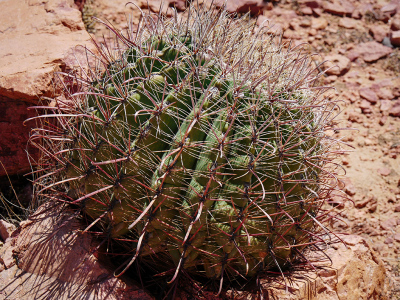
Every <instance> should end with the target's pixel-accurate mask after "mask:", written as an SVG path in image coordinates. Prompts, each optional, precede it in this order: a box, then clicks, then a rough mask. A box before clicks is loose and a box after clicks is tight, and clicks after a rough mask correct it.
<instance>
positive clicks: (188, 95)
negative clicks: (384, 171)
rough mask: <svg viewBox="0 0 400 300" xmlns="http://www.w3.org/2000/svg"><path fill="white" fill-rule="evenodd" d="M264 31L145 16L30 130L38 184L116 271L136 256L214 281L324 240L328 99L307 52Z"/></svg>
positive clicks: (255, 271)
mask: <svg viewBox="0 0 400 300" xmlns="http://www.w3.org/2000/svg"><path fill="white" fill-rule="evenodd" d="M267 29H268V28H265V27H261V28H257V27H256V26H255V24H254V23H253V22H250V21H249V20H248V19H247V17H243V18H239V19H234V18H233V19H232V18H230V17H229V16H228V15H227V13H226V12H225V11H224V10H223V9H222V10H218V11H215V10H207V9H205V8H195V7H193V6H191V7H190V8H189V10H188V11H187V12H185V14H184V16H183V17H181V16H179V18H178V16H177V15H175V16H174V18H172V19H166V18H164V17H163V16H162V15H159V16H158V17H157V18H154V16H152V15H147V14H143V16H142V18H141V20H140V24H139V27H138V28H137V30H133V29H130V30H129V31H128V35H127V36H124V35H122V34H121V33H118V32H117V31H116V30H114V29H112V30H113V32H114V33H115V36H116V43H115V45H114V46H115V48H111V47H110V46H105V45H102V44H96V45H97V47H98V49H97V50H98V52H99V53H100V55H94V56H93V57H94V61H95V62H94V63H93V60H91V59H90V60H89V61H91V62H92V63H91V64H89V69H88V70H86V71H85V70H82V72H81V74H80V75H73V76H72V75H68V76H69V77H68V78H72V79H73V84H71V86H72V87H73V88H70V87H66V89H65V92H64V94H63V98H61V99H58V101H57V105H56V107H55V108H54V109H53V110H52V111H53V112H55V114H48V115H45V116H44V117H45V118H47V119H48V120H50V121H49V123H46V124H50V125H43V127H42V128H38V129H37V130H36V131H35V132H34V133H33V135H32V141H33V143H34V144H36V145H37V146H38V147H40V149H42V150H43V151H42V152H43V156H42V158H41V161H40V164H39V166H41V167H42V168H43V172H44V174H42V175H41V176H40V177H39V178H38V179H37V180H36V182H37V184H38V185H39V186H40V193H39V194H42V195H46V196H48V194H53V195H54V193H58V196H59V197H60V195H62V196H63V197H64V198H66V199H67V200H68V201H69V202H71V203H73V204H77V205H79V206H80V207H81V208H82V210H83V212H84V213H85V214H86V215H87V216H89V217H90V218H91V220H92V221H93V222H92V223H91V225H90V226H89V228H91V227H92V226H93V225H94V224H96V226H99V227H100V228H102V231H104V233H105V234H106V236H107V237H109V238H111V239H113V240H116V241H119V242H120V243H123V244H124V245H125V247H126V249H128V253H129V254H130V255H131V256H132V258H131V259H130V260H128V262H127V263H126V264H125V265H123V266H122V267H121V268H120V269H119V270H118V271H117V272H116V276H119V275H120V274H122V273H124V272H125V270H126V269H127V268H128V267H129V266H131V265H132V263H133V262H134V261H138V262H143V261H144V262H146V263H149V264H152V265H153V267H154V268H155V269H156V270H159V272H162V271H164V270H166V269H167V270H168V268H170V267H171V266H173V271H172V272H169V273H168V272H167V274H169V275H168V276H169V280H170V281H174V280H175V279H176V278H177V277H178V275H179V274H182V273H185V274H195V275H200V276H204V277H207V278H214V279H217V280H220V281H221V287H222V282H223V278H224V276H229V278H235V277H238V276H239V277H246V278H250V277H254V276H256V275H259V274H262V273H263V272H265V271H266V270H269V269H271V268H272V269H277V270H279V271H280V272H282V268H283V266H285V265H288V264H291V262H292V261H293V259H294V258H295V257H296V256H298V255H301V251H302V250H303V249H304V248H305V247H306V246H307V245H310V244H313V243H315V242H317V241H319V240H320V239H321V236H322V234H325V231H324V230H325V228H324V225H323V222H324V220H326V219H327V215H326V214H325V213H322V212H321V206H322V204H323V203H324V199H325V198H326V197H327V196H328V195H329V193H330V191H331V190H332V188H333V187H332V184H331V182H332V179H334V178H335V177H334V171H333V170H332V168H330V167H329V163H330V161H331V160H332V158H333V152H334V151H332V149H334V148H335V147H336V143H335V142H334V141H332V140H329V139H328V138H327V136H326V133H325V131H326V130H327V129H329V128H330V127H329V126H331V125H332V121H333V112H334V110H335V109H336V108H335V106H336V105H335V103H334V102H330V101H329V100H328V99H327V98H326V97H324V95H323V94H324V92H325V91H326V90H327V88H324V87H318V86H317V79H318V76H319V75H318V71H317V70H316V68H314V67H313V65H312V64H313V61H312V59H311V57H310V55H309V54H307V52H306V51H304V49H297V50H296V49H292V48H291V45H290V44H286V45H284V44H282V43H281V42H280V41H279V39H277V38H276V37H274V36H271V35H269V34H267ZM76 89H78V92H76ZM73 90H74V91H75V92H73ZM52 119H56V122H54V121H51V120H52ZM51 124H52V125H51ZM39 140H41V141H42V143H40V142H39ZM49 170H50V171H49ZM321 228H322V229H324V230H323V231H322V233H321ZM160 257H162V259H163V260H165V261H166V262H170V265H169V266H167V267H166V269H165V268H164V267H163V266H162V263H160V259H159V258H160Z"/></svg>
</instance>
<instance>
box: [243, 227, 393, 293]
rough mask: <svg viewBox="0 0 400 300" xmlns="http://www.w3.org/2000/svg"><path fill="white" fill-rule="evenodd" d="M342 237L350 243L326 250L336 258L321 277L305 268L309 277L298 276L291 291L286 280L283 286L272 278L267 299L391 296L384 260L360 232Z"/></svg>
mask: <svg viewBox="0 0 400 300" xmlns="http://www.w3.org/2000/svg"><path fill="white" fill-rule="evenodd" d="M340 238H341V239H343V240H344V242H345V243H346V244H347V248H346V246H344V245H342V244H339V245H336V246H335V247H330V248H328V249H327V250H325V251H324V252H325V253H326V254H327V255H328V256H329V257H330V258H331V259H332V265H331V266H330V267H329V268H322V269H320V271H319V272H318V275H319V277H318V278H316V279H315V277H316V276H315V274H314V273H312V272H305V273H304V277H302V278H308V279H307V280H298V281H296V280H294V282H293V286H292V287H290V288H289V292H286V291H285V287H284V284H283V287H282V284H281V283H275V284H274V283H273V282H268V284H265V286H266V287H268V289H267V295H266V299H280V300H301V299H310V300H311V299H312V300H337V299H357V300H358V299H365V300H367V299H382V300H384V299H385V300H388V299H389V298H388V297H389V293H388V287H387V285H386V284H385V280H386V277H387V276H388V275H387V274H386V271H385V267H384V265H383V262H382V261H381V259H380V258H379V257H378V256H377V255H376V253H375V252H374V251H373V250H372V249H371V246H370V245H369V244H368V243H367V241H366V240H365V239H364V238H362V237H360V236H356V235H348V236H344V235H341V236H340ZM312 278H314V279H312ZM279 285H280V286H279ZM310 289H312V292H311V291H310ZM247 299H250V298H247Z"/></svg>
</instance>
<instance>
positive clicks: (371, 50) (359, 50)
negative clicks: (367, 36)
mask: <svg viewBox="0 0 400 300" xmlns="http://www.w3.org/2000/svg"><path fill="white" fill-rule="evenodd" d="M392 52H393V49H391V48H390V47H386V46H383V45H382V44H379V43H377V42H375V41H371V42H366V43H361V44H358V45H357V46H356V47H354V49H352V50H351V51H350V52H349V53H348V55H347V57H348V58H349V59H350V60H351V61H353V60H355V59H356V58H358V57H361V58H362V59H363V60H365V61H366V62H373V61H376V60H378V59H380V58H382V57H385V56H387V55H388V54H390V53H392Z"/></svg>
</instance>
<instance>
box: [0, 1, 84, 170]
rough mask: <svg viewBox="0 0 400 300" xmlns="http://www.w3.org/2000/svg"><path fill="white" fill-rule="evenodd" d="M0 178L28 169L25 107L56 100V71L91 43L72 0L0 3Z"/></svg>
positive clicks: (31, 113)
mask: <svg viewBox="0 0 400 300" xmlns="http://www.w3.org/2000/svg"><path fill="white" fill-rule="evenodd" d="M0 20H1V22H0V33H1V34H0V111H1V115H0V132H1V139H0V161H1V162H2V163H3V165H4V167H5V169H4V168H3V167H0V176H2V175H5V174H6V171H7V173H8V174H9V175H12V174H17V173H22V172H26V171H28V170H29V169H30V166H29V161H28V159H27V154H26V151H25V150H26V146H27V140H28V136H29V132H30V129H31V127H32V126H34V122H30V123H27V124H25V125H24V124H23V121H24V120H25V119H27V118H29V117H32V116H34V114H35V113H34V111H32V110H30V111H29V110H28V107H29V106H32V105H36V104H38V102H39V100H40V99H41V98H42V97H52V96H54V94H55V89H54V74H55V71H68V70H70V69H72V68H73V66H74V65H76V60H75V56H76V55H77V56H78V57H81V58H82V59H83V56H84V50H83V48H76V49H75V47H76V45H89V44H90V41H89V40H90V37H89V35H88V34H87V32H86V31H85V29H84V25H83V22H82V18H81V13H80V11H79V10H78V9H77V8H75V5H74V1H73V0H29V1H26V0H3V1H1V10H0Z"/></svg>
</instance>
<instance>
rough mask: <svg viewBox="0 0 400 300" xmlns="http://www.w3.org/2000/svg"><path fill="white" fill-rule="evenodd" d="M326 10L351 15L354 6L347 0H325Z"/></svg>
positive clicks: (341, 14)
mask: <svg viewBox="0 0 400 300" xmlns="http://www.w3.org/2000/svg"><path fill="white" fill-rule="evenodd" d="M323 7H324V10H325V12H328V13H331V14H333V15H339V16H351V14H352V13H353V11H354V8H355V7H354V6H353V4H352V3H351V2H350V1H347V0H340V1H339V0H333V2H327V1H325V2H324V4H323Z"/></svg>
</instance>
